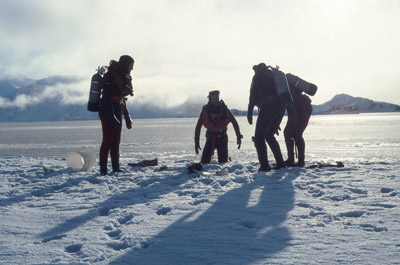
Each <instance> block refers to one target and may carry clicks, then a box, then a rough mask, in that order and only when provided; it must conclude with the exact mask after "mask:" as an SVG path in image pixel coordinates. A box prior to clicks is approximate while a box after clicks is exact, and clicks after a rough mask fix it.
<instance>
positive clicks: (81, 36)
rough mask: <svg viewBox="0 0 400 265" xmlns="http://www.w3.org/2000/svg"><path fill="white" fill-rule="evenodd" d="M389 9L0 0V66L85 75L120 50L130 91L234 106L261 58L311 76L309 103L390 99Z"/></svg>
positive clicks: (387, 1) (397, 35)
mask: <svg viewBox="0 0 400 265" xmlns="http://www.w3.org/2000/svg"><path fill="white" fill-rule="evenodd" d="M399 11H400V7H399V3H398V2H397V1H395V0H383V1H372V0H367V1H359V0H349V1H347V0H338V1H331V2H327V1H319V0H306V1H289V0H284V1H272V0H271V1H238V0H235V1H234V0H204V1H182V0H155V1H147V2H146V1H144V2H143V1H127V0H126V1H125V0H117V1H106V0H97V1H63V2H62V4H60V2H59V1H53V0H40V1H25V0H19V1H15V0H5V1H2V9H1V10H0V34H1V36H2V51H0V67H4V68H10V69H12V70H13V71H16V72H19V73H21V74H24V75H26V76H28V77H32V78H36V79H39V78H43V77H47V76H50V75H58V74H68V75H71V74H76V75H80V76H86V77H87V78H88V80H89V79H90V77H91V75H92V74H93V73H94V69H95V68H96V67H97V66H99V65H106V64H108V62H109V61H110V59H118V58H119V56H120V55H122V54H129V55H132V56H133V57H134V58H135V61H136V63H135V68H134V72H133V76H134V83H135V86H136V88H135V89H136V96H137V99H139V98H141V99H144V98H146V99H150V100H151V99H155V98H157V100H158V98H160V100H161V101H163V100H164V101H165V102H164V103H165V104H167V105H172V104H179V103H182V102H183V101H184V100H185V99H186V98H188V97H190V96H199V97H202V96H206V95H207V93H208V91H209V90H212V89H220V90H221V93H222V94H221V96H222V97H223V98H224V99H225V100H226V102H227V104H229V105H230V106H232V107H236V108H242V109H243V108H245V107H246V105H247V98H248V91H249V85H250V81H251V77H252V70H251V67H252V65H254V64H255V63H259V62H261V61H265V62H267V63H268V64H272V65H280V66H281V68H282V70H284V71H286V72H292V73H294V74H296V75H299V76H301V77H302V78H304V79H306V80H308V81H310V82H313V83H315V84H317V85H318V86H319V87H320V89H319V91H318V93H317V95H316V96H315V97H314V103H323V102H324V101H327V100H329V99H330V98H331V97H333V96H334V95H335V94H337V93H340V92H345V93H348V94H352V95H355V96H363V95H365V94H369V95H371V97H372V98H373V99H376V100H387V101H391V102H393V98H394V97H393V96H391V97H388V98H386V97H385V95H388V94H390V95H393V93H395V95H397V96H398V95H399V92H393V91H398V88H399V86H400V83H398V82H397V81H396V82H394V81H393V80H399V75H400V74H399V73H398V71H397V68H398V65H399V63H400V49H398V47H399V44H400V28H399V27H397V25H398V24H399V23H400V17H399V16H398V13H399ZM381 77H383V78H381ZM376 80H380V83H377V81H376ZM378 86H379V87H380V88H382V89H386V90H387V91H388V93H385V94H384V95H383V94H381V93H379V91H378V90H377V87H378ZM397 98H400V96H398V97H397ZM399 100H400V99H399ZM393 103H400V101H399V102H393ZM160 104H162V103H160Z"/></svg>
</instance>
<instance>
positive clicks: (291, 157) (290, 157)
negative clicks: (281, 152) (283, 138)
mask: <svg viewBox="0 0 400 265" xmlns="http://www.w3.org/2000/svg"><path fill="white" fill-rule="evenodd" d="M285 165H286V166H288V167H294V166H296V165H295V164H294V153H288V159H287V160H286V161H285Z"/></svg>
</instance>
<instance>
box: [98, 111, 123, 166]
mask: <svg viewBox="0 0 400 265" xmlns="http://www.w3.org/2000/svg"><path fill="white" fill-rule="evenodd" d="M99 116H100V120H101V128H102V131H103V141H102V143H101V147H100V158H99V160H100V172H101V173H107V160H108V153H110V157H111V164H112V168H113V171H117V170H119V144H120V142H121V131H122V125H121V123H119V124H118V123H117V126H116V127H115V128H112V127H111V126H110V122H109V120H108V118H107V116H106V115H99ZM119 120H121V118H119Z"/></svg>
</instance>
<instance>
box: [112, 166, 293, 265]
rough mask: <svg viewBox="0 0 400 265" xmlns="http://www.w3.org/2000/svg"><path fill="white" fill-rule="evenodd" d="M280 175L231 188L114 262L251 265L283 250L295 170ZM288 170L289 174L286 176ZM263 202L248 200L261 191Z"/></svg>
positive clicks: (285, 245) (288, 233)
mask: <svg viewBox="0 0 400 265" xmlns="http://www.w3.org/2000/svg"><path fill="white" fill-rule="evenodd" d="M280 174H281V175H279V173H275V174H273V175H272V176H265V177H261V178H258V179H256V180H255V181H253V182H252V183H249V184H245V185H243V186H242V187H240V188H237V189H234V190H231V191H229V192H227V193H225V194H224V195H222V196H221V197H220V198H218V200H217V201H215V203H214V204H213V205H212V206H211V207H210V208H208V209H207V210H206V211H205V212H203V213H199V212H197V211H194V212H191V213H189V214H187V215H185V216H184V217H182V218H180V219H179V220H178V221H176V222H175V223H173V224H172V225H170V226H169V227H167V228H166V229H165V230H164V231H162V232H161V233H159V234H158V235H156V236H154V237H153V238H151V239H149V240H148V242H146V244H142V248H139V249H132V250H131V251H129V252H128V253H126V254H125V255H123V256H121V257H120V258H118V259H116V260H114V261H112V262H110V264H112V265H117V264H146V265H153V264H174V265H176V264H191V265H192V264H229V265H231V264H240V265H243V264H251V263H253V262H256V261H265V260H267V259H268V258H269V257H271V256H273V255H274V254H276V253H279V252H281V251H283V250H284V249H285V248H286V247H287V246H288V245H289V244H290V241H291V235H290V230H289V228H288V227H286V226H285V225H283V222H284V221H285V219H286V218H287V215H288V212H289V211H290V210H291V209H292V208H293V207H294V188H293V184H292V181H293V179H294V178H295V177H296V176H295V175H294V174H288V173H286V174H285V173H280ZM282 174H284V175H282ZM257 192H258V195H259V198H258V201H257V200H256V201H254V199H252V200H251V201H250V202H253V205H252V204H251V203H250V204H249V199H250V198H252V197H254V194H255V193H256V194H257Z"/></svg>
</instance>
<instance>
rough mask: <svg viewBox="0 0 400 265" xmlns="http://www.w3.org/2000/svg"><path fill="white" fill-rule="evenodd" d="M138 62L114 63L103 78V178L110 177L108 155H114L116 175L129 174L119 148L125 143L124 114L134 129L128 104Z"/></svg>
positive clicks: (127, 58)
mask: <svg viewBox="0 0 400 265" xmlns="http://www.w3.org/2000/svg"><path fill="white" fill-rule="evenodd" d="M133 64H134V60H133V59H132V57H130V56H128V55H123V56H121V57H120V59H119V61H118V62H117V61H114V60H112V61H111V62H110V66H109V67H108V71H107V73H106V74H105V75H104V77H103V92H102V93H103V94H102V98H101V99H100V109H99V117H100V120H101V126H102V131H103V141H102V143H101V147H100V157H99V160H100V174H101V175H107V163H108V154H109V153H110V157H111V165H112V170H113V172H125V170H123V169H121V168H120V165H119V145H120V142H121V130H122V114H124V117H125V122H126V126H127V128H128V129H130V128H131V127H132V120H131V118H130V116H129V113H128V108H127V107H126V104H125V101H126V100H127V96H129V95H130V96H133V86H132V78H131V75H130V73H131V71H132V69H133Z"/></svg>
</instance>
